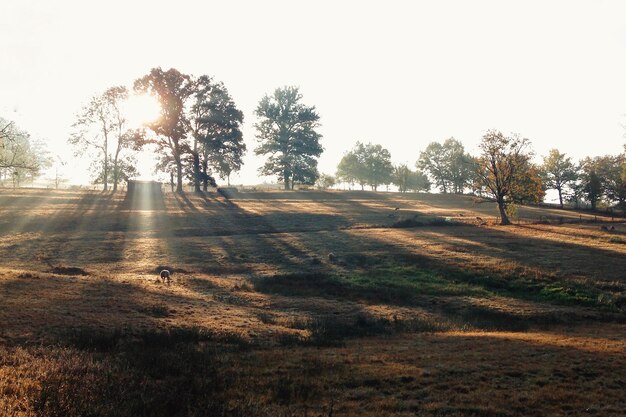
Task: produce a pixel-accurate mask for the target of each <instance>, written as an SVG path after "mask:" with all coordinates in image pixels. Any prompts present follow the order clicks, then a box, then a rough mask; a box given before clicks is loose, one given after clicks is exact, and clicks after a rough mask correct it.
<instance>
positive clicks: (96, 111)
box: [68, 86, 131, 191]
mask: <svg viewBox="0 0 626 417" xmlns="http://www.w3.org/2000/svg"><path fill="white" fill-rule="evenodd" d="M127 99H128V90H127V89H126V87H124V86H117V87H111V88H109V89H107V90H106V91H105V92H104V93H102V94H100V95H97V96H94V97H92V99H91V101H90V102H89V104H87V105H86V106H85V107H83V109H82V111H81V112H80V113H79V114H78V116H77V120H76V122H75V123H74V124H73V126H72V127H73V129H74V131H73V132H72V134H71V136H70V138H69V139H68V142H69V143H70V144H72V145H74V146H75V147H76V152H77V154H78V155H82V154H84V153H85V152H87V151H90V150H95V151H96V152H97V153H98V154H99V156H98V160H96V161H94V162H95V163H94V164H92V165H93V166H95V167H97V168H96V170H97V171H96V172H97V174H96V177H98V178H101V180H102V184H103V186H104V190H108V188H109V178H110V175H109V174H110V172H111V171H113V191H116V190H117V185H118V182H119V179H120V178H119V176H118V173H120V172H121V170H120V169H119V167H118V161H119V160H120V155H121V152H122V150H123V149H124V148H128V147H130V145H131V143H130V141H129V137H130V136H129V135H128V132H127V129H126V118H125V117H124V115H123V112H122V108H121V105H122V103H123V102H124V101H125V100H127ZM111 150H112V151H113V154H112V155H111V153H110V152H111ZM111 165H112V166H111ZM100 169H102V172H100V171H99V170H100Z"/></svg>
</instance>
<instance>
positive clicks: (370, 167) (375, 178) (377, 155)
mask: <svg viewBox="0 0 626 417" xmlns="http://www.w3.org/2000/svg"><path fill="white" fill-rule="evenodd" d="M363 161H364V162H365V172H366V174H367V184H368V185H369V186H370V187H372V190H374V191H376V190H378V186H379V185H384V184H389V183H391V181H392V174H393V165H392V163H391V153H389V151H388V150H387V149H385V148H383V147H382V146H381V145H378V144H377V145H372V144H371V143H368V144H367V145H365V155H364V156H363Z"/></svg>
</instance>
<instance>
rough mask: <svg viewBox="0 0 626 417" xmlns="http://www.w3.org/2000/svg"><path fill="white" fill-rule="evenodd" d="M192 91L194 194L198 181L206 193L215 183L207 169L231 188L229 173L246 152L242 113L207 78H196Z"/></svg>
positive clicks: (221, 88) (224, 91)
mask: <svg viewBox="0 0 626 417" xmlns="http://www.w3.org/2000/svg"><path fill="white" fill-rule="evenodd" d="M194 90H195V93H194V103H193V105H192V107H191V116H190V120H191V133H192V136H193V138H194V143H193V150H192V151H191V153H192V155H193V180H194V187H195V190H196V191H200V183H201V182H202V184H203V188H204V191H206V190H207V186H208V183H209V182H213V183H214V181H213V179H212V177H211V176H210V175H209V167H211V168H212V169H214V170H215V171H216V172H217V173H218V175H219V176H220V178H222V179H223V178H227V179H228V184H229V185H230V175H231V173H233V172H236V171H239V170H240V169H241V166H242V165H243V159H242V158H243V154H244V152H245V151H246V145H245V143H244V142H243V134H242V132H241V124H242V123H243V113H242V112H241V111H240V110H239V109H237V107H236V106H235V103H234V101H233V100H232V98H231V97H230V94H229V93H228V90H227V89H226V87H225V86H224V84H222V83H213V82H212V81H211V79H210V78H209V77H208V76H206V75H205V76H202V77H200V78H198V80H197V81H196V82H195V88H194ZM199 148H200V149H199ZM201 157H202V158H201ZM200 159H202V161H201V160H200ZM200 165H201V166H200Z"/></svg>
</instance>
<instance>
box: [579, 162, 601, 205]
mask: <svg viewBox="0 0 626 417" xmlns="http://www.w3.org/2000/svg"><path fill="white" fill-rule="evenodd" d="M579 166H580V168H579V177H580V188H581V191H582V194H583V195H584V198H585V200H587V201H588V202H589V204H591V209H592V210H596V209H597V207H598V202H599V201H600V199H601V198H602V194H603V186H602V178H601V177H600V174H599V163H598V158H589V157H587V158H585V159H583V160H582V161H581V162H580V164H579Z"/></svg>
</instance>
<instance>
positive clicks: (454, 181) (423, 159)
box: [416, 138, 472, 193]
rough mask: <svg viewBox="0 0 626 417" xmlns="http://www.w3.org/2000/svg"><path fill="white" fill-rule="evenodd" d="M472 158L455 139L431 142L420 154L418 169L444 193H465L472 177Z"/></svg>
mask: <svg viewBox="0 0 626 417" xmlns="http://www.w3.org/2000/svg"><path fill="white" fill-rule="evenodd" d="M471 159H472V158H471V157H470V155H469V154H467V153H466V152H465V148H464V147H463V144H462V143H461V142H459V141H458V140H456V139H454V138H450V139H446V141H445V142H443V143H439V142H431V143H430V144H429V145H428V146H427V147H426V149H424V151H422V152H421V153H420V156H419V159H418V161H417V163H416V167H417V168H418V169H420V170H423V171H425V172H427V173H428V174H429V175H430V177H431V178H432V180H433V182H434V183H435V185H436V186H437V187H439V190H440V191H441V192H442V193H447V192H453V193H463V190H464V189H465V187H466V186H467V185H468V183H469V181H470V179H471V176H472V160H471Z"/></svg>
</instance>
